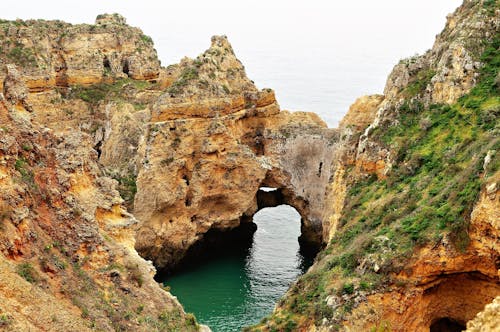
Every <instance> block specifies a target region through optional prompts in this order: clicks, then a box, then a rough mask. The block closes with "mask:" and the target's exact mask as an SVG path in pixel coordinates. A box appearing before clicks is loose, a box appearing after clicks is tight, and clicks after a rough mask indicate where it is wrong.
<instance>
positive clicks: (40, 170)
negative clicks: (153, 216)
mask: <svg viewBox="0 0 500 332" xmlns="http://www.w3.org/2000/svg"><path fill="white" fill-rule="evenodd" d="M18 84H20V85H21V86H18V87H17V88H18V90H16V91H23V87H22V82H21V83H19V82H18ZM5 87H6V89H7V90H9V91H12V89H14V88H13V87H11V86H10V83H8V84H6V85H5ZM0 96H2V95H0ZM24 97H25V96H24V94H22V93H21V94H15V93H11V94H10V97H9V102H6V101H5V100H3V96H2V98H0V99H1V100H0V124H1V126H0V188H1V190H0V253H1V254H0V265H1V268H0V274H1V280H2V282H1V286H0V298H1V299H2V300H1V305H0V329H2V330H6V331H47V330H51V331H90V330H106V331H109V330H122V331H152V330H168V331H170V330H173V329H180V330H183V331H184V330H186V331H188V330H192V331H194V330H197V329H198V327H197V325H196V322H195V321H194V319H193V318H192V317H190V316H186V314H185V313H184V311H183V309H182V307H181V306H180V304H179V303H178V302H177V300H176V299H175V298H174V297H172V296H171V295H170V294H169V293H168V292H166V291H164V290H162V289H161V288H160V286H159V285H158V284H157V283H156V282H155V281H154V279H153V275H154V273H155V269H154V267H153V266H152V265H151V263H150V262H146V261H145V260H144V259H142V258H141V257H140V256H139V255H138V254H137V252H136V251H135V249H134V244H135V240H134V231H133V226H134V225H135V224H137V220H136V219H135V218H134V216H132V215H131V214H129V213H128V212H127V211H126V209H125V208H124V207H123V205H122V203H123V199H122V198H121V197H120V196H119V194H118V192H117V191H116V189H115V187H116V181H115V180H112V179H110V178H107V177H105V176H103V174H102V172H101V170H100V168H99V166H98V164H97V154H96V152H95V150H93V149H92V148H91V146H92V144H91V138H90V136H89V135H87V134H85V133H82V132H79V131H74V132H73V133H72V134H68V135H65V136H59V135H56V134H54V133H53V132H52V130H50V129H47V128H41V127H39V126H38V125H32V123H31V122H30V113H27V112H26V110H25V109H24V108H23V105H22V100H23V98H24ZM16 98H21V100H19V99H17V100H16Z"/></svg>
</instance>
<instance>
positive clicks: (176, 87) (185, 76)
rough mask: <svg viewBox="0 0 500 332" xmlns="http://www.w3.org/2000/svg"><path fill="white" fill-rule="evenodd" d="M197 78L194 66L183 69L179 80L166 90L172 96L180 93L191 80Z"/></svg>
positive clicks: (196, 70)
mask: <svg viewBox="0 0 500 332" xmlns="http://www.w3.org/2000/svg"><path fill="white" fill-rule="evenodd" d="M197 78H198V69H197V67H196V66H194V67H187V68H185V69H184V70H183V71H182V73H181V75H180V76H179V78H178V79H177V80H176V81H175V82H174V83H173V84H172V85H171V86H170V87H169V88H168V89H167V92H169V93H172V94H178V93H181V92H182V90H183V89H184V87H185V86H186V85H187V84H188V83H189V82H190V81H192V80H194V79H197Z"/></svg>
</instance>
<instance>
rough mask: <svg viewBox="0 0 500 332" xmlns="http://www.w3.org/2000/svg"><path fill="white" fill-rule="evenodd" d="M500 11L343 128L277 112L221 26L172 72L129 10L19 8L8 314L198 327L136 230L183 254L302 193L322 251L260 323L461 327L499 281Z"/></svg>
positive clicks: (482, 5)
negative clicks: (71, 19)
mask: <svg viewBox="0 0 500 332" xmlns="http://www.w3.org/2000/svg"><path fill="white" fill-rule="evenodd" d="M498 13H499V9H498V6H497V5H496V3H495V2H494V1H465V2H464V4H463V5H462V6H461V7H460V8H459V9H457V11H456V12H455V13H454V14H453V15H451V16H450V17H449V18H448V21H447V25H446V27H445V30H444V31H443V32H442V33H441V34H440V35H439V36H438V37H437V39H436V43H435V44H434V46H433V48H432V49H431V50H430V51H428V52H427V53H426V54H424V55H423V56H420V57H414V58H411V59H407V60H403V61H401V62H400V63H399V64H398V65H397V66H396V67H395V68H394V70H393V72H392V73H391V75H390V76H389V78H388V81H387V84H386V88H385V90H384V95H383V96H380V95H375V96H366V97H362V98H360V99H358V100H357V101H356V102H355V103H354V104H353V106H352V107H351V108H350V110H349V112H348V114H347V115H346V117H345V118H344V120H343V121H342V122H341V124H340V126H339V128H336V129H328V128H327V127H326V125H325V124H324V122H323V121H321V119H319V117H318V116H316V115H315V114H312V113H303V112H295V113H289V112H287V111H281V110H280V109H279V106H278V103H277V101H276V99H275V96H274V93H273V91H272V90H270V89H263V90H259V89H257V88H256V87H255V85H254V84H253V83H252V81H251V80H249V79H248V78H247V77H246V74H245V71H244V67H243V65H242V64H241V63H240V62H239V60H238V59H237V58H236V56H235V54H234V51H233V49H232V47H231V45H230V44H229V42H228V41H227V38H225V37H223V36H220V37H218V36H216V37H213V39H212V43H211V46H210V48H209V49H208V50H207V51H206V52H204V53H203V54H201V55H200V56H198V57H197V58H196V59H188V58H185V59H183V60H182V61H181V62H180V63H179V64H176V65H171V66H169V67H167V68H160V66H159V61H158V60H157V58H156V53H155V51H154V49H153V45H152V43H151V41H150V39H149V38H148V37H147V36H144V35H143V34H142V32H141V31H140V30H138V29H135V28H131V27H129V26H127V25H126V24H125V20H124V19H123V18H122V17H121V16H119V15H103V16H99V17H98V19H97V21H96V24H95V25H75V26H73V25H69V24H66V23H63V22H59V21H27V22H23V21H16V22H3V21H2V23H0V25H2V26H3V29H0V34H3V35H1V40H2V45H1V46H2V49H4V50H6V51H5V52H2V55H1V56H0V65H5V69H6V70H5V74H3V73H2V75H4V76H2V78H3V81H4V84H3V89H2V91H3V92H4V94H5V96H3V95H2V98H0V99H1V100H0V106H1V107H0V124H1V126H0V158H1V159H0V186H1V188H2V191H1V193H0V220H1V221H2V224H1V225H2V227H1V228H0V236H1V237H0V250H1V251H2V253H3V255H2V256H1V257H0V264H2V266H4V268H2V269H1V270H2V272H1V273H2V282H3V280H6V282H5V285H8V287H3V288H2V287H0V296H2V298H3V299H5V301H4V302H2V303H5V304H2V305H1V307H0V310H1V311H0V326H2V325H5V324H7V326H8V327H9V328H10V329H14V330H27V329H35V330H36V329H39V330H41V329H43V328H44V327H45V326H54V329H56V330H57V329H59V330H75V326H78V328H79V330H85V327H86V326H88V327H89V329H91V328H97V329H102V330H110V329H113V328H114V329H120V330H134V331H135V330H139V331H140V330H145V331H146V330H151V329H154V328H156V329H159V330H162V329H163V330H174V329H180V330H183V331H184V330H195V329H197V328H198V326H197V325H196V323H195V321H194V320H193V319H192V317H190V316H188V315H186V314H185V313H184V312H183V311H182V308H181V307H180V306H179V304H178V303H177V302H176V300H175V299H173V298H172V297H171V296H170V295H169V294H168V293H167V292H164V291H162V290H160V289H159V287H158V286H157V285H156V283H155V282H154V281H153V279H152V274H153V273H154V272H153V271H154V270H153V268H152V266H151V265H149V264H148V263H146V262H145V261H144V260H143V259H141V258H140V257H139V256H138V255H137V253H136V252H135V250H134V247H135V248H136V249H137V250H138V251H139V253H140V254H141V255H142V256H143V257H145V258H147V259H150V260H151V261H153V262H154V264H155V266H156V267H158V268H161V269H165V270H170V269H173V268H175V266H176V264H178V263H179V262H181V261H182V259H183V258H184V257H185V256H186V255H187V254H189V252H190V250H191V249H192V248H195V247H196V246H197V245H198V244H200V243H203V241H205V240H207V239H208V238H209V237H210V236H213V234H232V233H230V232H229V231H230V230H233V229H240V228H244V229H251V227H247V228H245V226H246V225H250V222H251V219H252V216H253V215H254V214H255V213H256V212H257V211H258V210H259V209H261V208H264V207H268V206H275V205H278V204H288V205H291V206H293V207H295V208H296V209H297V211H298V212H299V213H300V215H301V217H302V220H301V226H302V227H301V228H302V236H301V240H302V243H304V244H312V245H315V246H318V247H319V246H323V247H324V248H323V250H322V251H321V252H320V254H319V255H318V258H317V260H316V263H315V264H314V266H313V267H312V268H311V270H310V271H309V272H308V273H307V274H306V275H305V276H303V277H302V278H301V279H299V280H298V281H297V282H296V283H295V284H294V285H293V286H292V287H291V289H290V290H289V292H288V293H287V295H286V296H285V298H284V299H283V300H282V301H280V303H279V305H278V306H277V308H276V310H275V312H274V313H273V315H272V316H271V317H270V318H269V319H267V320H266V321H265V322H264V323H262V324H261V325H259V326H256V327H254V328H253V329H255V330H264V331H267V330H300V331H331V330H339V329H342V330H346V331H358V330H372V329H375V330H394V331H406V330H415V331H425V330H429V329H431V330H439V329H443V328H452V327H454V328H462V327H465V323H466V321H467V320H470V319H472V318H473V317H474V316H475V315H476V314H477V313H478V312H479V311H481V310H482V309H483V308H484V305H485V304H487V303H489V302H491V301H492V300H493V298H494V297H495V296H497V295H498V294H499V293H500V288H499V287H500V286H499V281H498V261H499V254H500V253H499V248H500V245H499V238H500V234H499V227H500V226H499V225H498V220H500V215H499V206H500V204H499V197H500V196H499V195H498V192H497V191H498V189H497V188H498V183H499V181H500V178H499V176H500V171H499V170H498V165H499V163H498V152H496V150H498V133H499V130H500V129H499V124H498V109H499V102H498V93H499V91H498V63H499V62H498V44H499V41H498V27H499V19H498V17H499V15H498ZM108 176H109V177H108ZM110 177H113V178H114V179H116V181H115V180H112V179H111V178H110ZM262 187H272V188H275V190H274V191H264V190H261V188H262ZM117 190H118V191H117ZM118 192H119V194H120V195H121V197H120V195H119V194H118ZM128 211H130V212H132V213H133V215H132V214H130V213H129V212H128ZM134 235H135V239H134ZM23 280H24V281H23ZM19 283H21V284H22V285H24V286H26V287H25V288H22V287H19ZM59 289H62V290H63V291H62V292H60V291H59ZM13 294H14V296H13ZM17 294H23V296H17ZM56 299H57V300H56ZM137 299H144V304H142V302H141V303H138V302H137ZM28 302H31V304H30V305H28V306H26V308H27V309H25V311H19V310H16V308H18V307H19V303H21V304H26V303H28ZM493 307H494V304H493ZM43 310H45V311H43ZM36 311H41V312H44V313H46V314H44V315H33V314H32V313H33V312H36ZM486 312H488V311H486ZM2 315H3V316H2ZM48 317H50V319H51V321H50V322H49V321H48V320H47V318H48ZM484 317H486V318H487V319H489V318H488V317H490V316H489V314H488V313H485V314H484ZM481 319H482V318H477V320H481ZM4 322H5V323H4ZM92 324H93V325H92ZM471 324H473V323H471ZM478 324H479V323H478ZM484 324H487V323H486V320H484ZM474 326H476V325H474Z"/></svg>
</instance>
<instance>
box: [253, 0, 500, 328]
mask: <svg viewBox="0 0 500 332" xmlns="http://www.w3.org/2000/svg"><path fill="white" fill-rule="evenodd" d="M499 13H500V6H499V5H498V1H464V3H463V5H462V6H460V7H459V8H458V9H457V10H456V11H455V12H454V13H453V14H452V15H450V16H449V17H448V20H447V24H446V27H445V29H444V30H443V32H442V33H441V34H439V35H438V36H437V38H436V42H435V44H434V46H433V48H432V49H430V50H429V51H427V52H426V53H425V54H424V55H422V56H418V57H412V58H410V59H406V60H402V61H401V62H400V63H399V64H398V65H396V66H395V68H394V70H393V71H392V73H391V74H390V76H389V78H388V80H387V84H386V88H385V90H384V96H371V97H364V98H361V99H359V100H358V101H356V103H355V104H353V106H352V107H351V109H350V110H349V113H348V114H347V115H346V117H345V118H344V120H343V121H342V122H341V127H340V128H339V130H341V132H343V134H342V137H344V138H345V139H346V141H344V142H349V144H347V145H345V147H344V149H343V153H342V154H341V157H340V158H338V159H337V160H338V163H337V165H336V166H335V167H334V170H335V172H334V174H335V176H334V177H333V178H332V179H331V182H330V183H331V186H330V187H329V189H330V192H329V195H330V198H329V199H328V202H330V203H331V204H332V205H333V206H334V207H335V208H333V209H332V210H331V211H333V213H332V214H330V217H329V218H330V219H329V223H327V222H326V221H325V220H324V221H323V225H328V227H329V229H328V230H327V232H328V234H329V236H328V239H329V242H328V245H327V247H326V248H325V249H324V250H323V251H322V252H320V254H319V255H318V258H317V260H316V262H315V264H314V265H313V267H312V268H311V269H310V270H309V271H308V272H307V273H306V274H305V275H304V276H303V277H301V278H300V279H299V280H298V281H297V282H296V283H295V284H294V285H293V286H292V287H291V289H290V290H289V291H288V293H287V295H286V296H285V297H284V299H282V301H281V302H280V303H279V304H278V306H277V308H276V310H275V312H274V313H273V315H272V316H271V317H270V318H266V319H264V320H263V322H262V323H261V324H259V325H258V326H256V327H253V328H250V329H249V330H263V331H272V330H280V331H281V330H285V331H292V330H300V331H335V330H342V331H368V330H370V331H410V330H411V331H429V330H431V331H443V330H446V331H448V330H450V331H455V330H457V331H458V330H461V329H465V325H466V322H467V321H468V320H470V319H473V318H474V317H475V315H476V314H477V313H478V312H480V311H481V310H483V308H484V306H485V305H486V304H487V303H489V302H491V301H492V300H493V299H494V298H495V296H498V295H499V294H500V280H499V265H498V261H499V257H500V249H499V248H500V237H499V231H500V228H499V225H498V220H499V218H500V204H499V197H498V193H497V187H498V181H499V176H500V171H499V169H498V167H499V159H498V152H497V151H498V148H499V143H500V141H499V130H500V128H499V125H500V124H499V121H498V119H499V116H498V115H499V109H500V108H499V107H500V103H499V100H500V99H499V95H500V87H499V81H498V75H499V74H498V70H499V54H498V49H499V43H500V41H499V39H498V36H499V33H498V32H499V25H500V20H499ZM365 114H366V115H365ZM353 122H354V123H353ZM357 123H359V127H358V128H356V124H357ZM364 126H365V127H366V126H367V128H366V130H365V128H363V127H364ZM356 129H361V130H364V131H363V133H362V135H361V136H359V134H356ZM350 133H354V135H353V136H351V137H352V139H351V140H349V138H350V136H349V134H350ZM356 136H357V137H356ZM339 144H341V145H342V144H343V142H342V141H341V142H340V143H339ZM324 232H325V230H324ZM487 308H488V309H487V310H486V311H485V313H484V314H482V315H479V316H478V318H476V319H475V320H474V322H471V323H470V324H469V325H468V326H469V328H471V329H472V328H474V326H476V325H475V324H477V326H481V324H484V326H485V329H486V328H487V327H488V326H495V325H494V324H495V323H493V325H491V324H492V323H491V319H493V321H494V318H493V317H495V316H494V314H491V309H490V308H496V307H495V304H494V303H493V304H491V305H490V306H489V307H487ZM493 310H494V309H493ZM483 317H484V319H483ZM478 328H479V327H478ZM494 329H495V327H493V330H494Z"/></svg>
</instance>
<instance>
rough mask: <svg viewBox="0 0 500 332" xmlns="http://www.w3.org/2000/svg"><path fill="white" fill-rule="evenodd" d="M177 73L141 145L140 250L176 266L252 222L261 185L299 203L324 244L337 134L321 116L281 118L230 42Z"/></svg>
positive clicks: (312, 236)
mask: <svg viewBox="0 0 500 332" xmlns="http://www.w3.org/2000/svg"><path fill="white" fill-rule="evenodd" d="M171 70H172V72H173V73H174V74H172V76H174V77H176V79H175V80H174V81H173V83H172V84H171V85H170V86H169V88H168V89H167V90H166V92H165V93H163V94H162V95H161V96H160V97H159V98H158V100H157V101H156V102H155V103H154V105H153V106H152V115H151V121H150V123H149V125H148V130H147V133H146V138H145V140H144V144H143V145H142V146H141V148H140V150H141V151H142V152H143V153H144V156H143V157H142V160H143V165H142V167H141V169H140V171H139V174H138V179H137V189H138V191H137V195H136V198H135V202H134V213H135V215H136V216H137V217H138V218H139V219H140V220H141V221H143V223H142V225H141V226H140V228H139V232H138V236H137V239H138V242H137V248H138V250H139V251H140V252H141V253H143V254H144V255H145V256H146V257H148V258H150V259H152V260H153V261H154V262H155V265H156V266H159V267H162V268H168V267H172V266H173V265H174V264H175V263H177V262H178V261H179V260H180V259H181V258H182V257H183V255H184V253H185V252H186V251H187V250H188V249H189V248H190V247H191V246H192V245H193V244H195V243H197V242H198V241H200V240H201V239H202V238H203V236H204V234H206V233H207V232H208V231H209V230H221V231H224V230H230V229H233V228H236V227H238V226H239V225H240V224H241V223H242V222H243V223H244V222H250V221H251V217H252V216H253V214H254V213H255V212H257V210H258V209H259V208H262V207H264V206H259V204H258V198H259V195H262V191H259V188H260V187H274V188H276V189H277V190H276V192H275V195H278V196H279V199H275V200H274V203H275V204H283V203H284V204H289V205H292V206H294V207H295V208H296V209H297V210H298V211H299V213H300V214H301V215H302V217H303V218H302V229H303V240H304V241H305V242H311V243H315V244H316V245H319V244H320V243H321V242H322V221H321V220H322V213H323V211H324V206H323V204H324V199H325V197H324V192H325V186H326V185H327V184H328V180H329V177H330V169H331V164H332V159H331V156H330V155H329V154H328V153H327V151H328V149H326V147H328V146H331V145H332V144H333V143H334V142H335V140H336V139H337V136H336V132H335V131H333V130H328V129H326V125H325V124H324V123H323V122H322V121H321V120H320V119H319V118H318V117H317V116H315V115H313V114H307V113H294V114H290V113H288V112H280V110H279V107H278V104H277V102H276V100H275V98H274V93H273V92H272V91H271V90H268V89H264V90H262V91H258V90H257V89H256V87H255V86H254V85H253V83H252V82H251V81H250V80H249V79H248V78H247V77H246V75H245V72H244V68H243V66H242V65H241V63H240V62H239V61H238V60H237V59H236V57H235V55H234V53H233V50H232V48H231V45H230V44H229V43H228V41H227V39H226V37H214V38H213V39H212V45H211V47H210V48H209V49H208V50H207V51H206V52H205V53H203V54H202V55H200V56H199V57H198V58H196V59H194V60H190V59H184V60H183V61H182V62H181V64H180V65H178V66H175V67H173V68H171ZM305 156H308V157H307V158H306V157H305ZM323 165H324V166H323ZM311 184H314V186H311Z"/></svg>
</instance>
